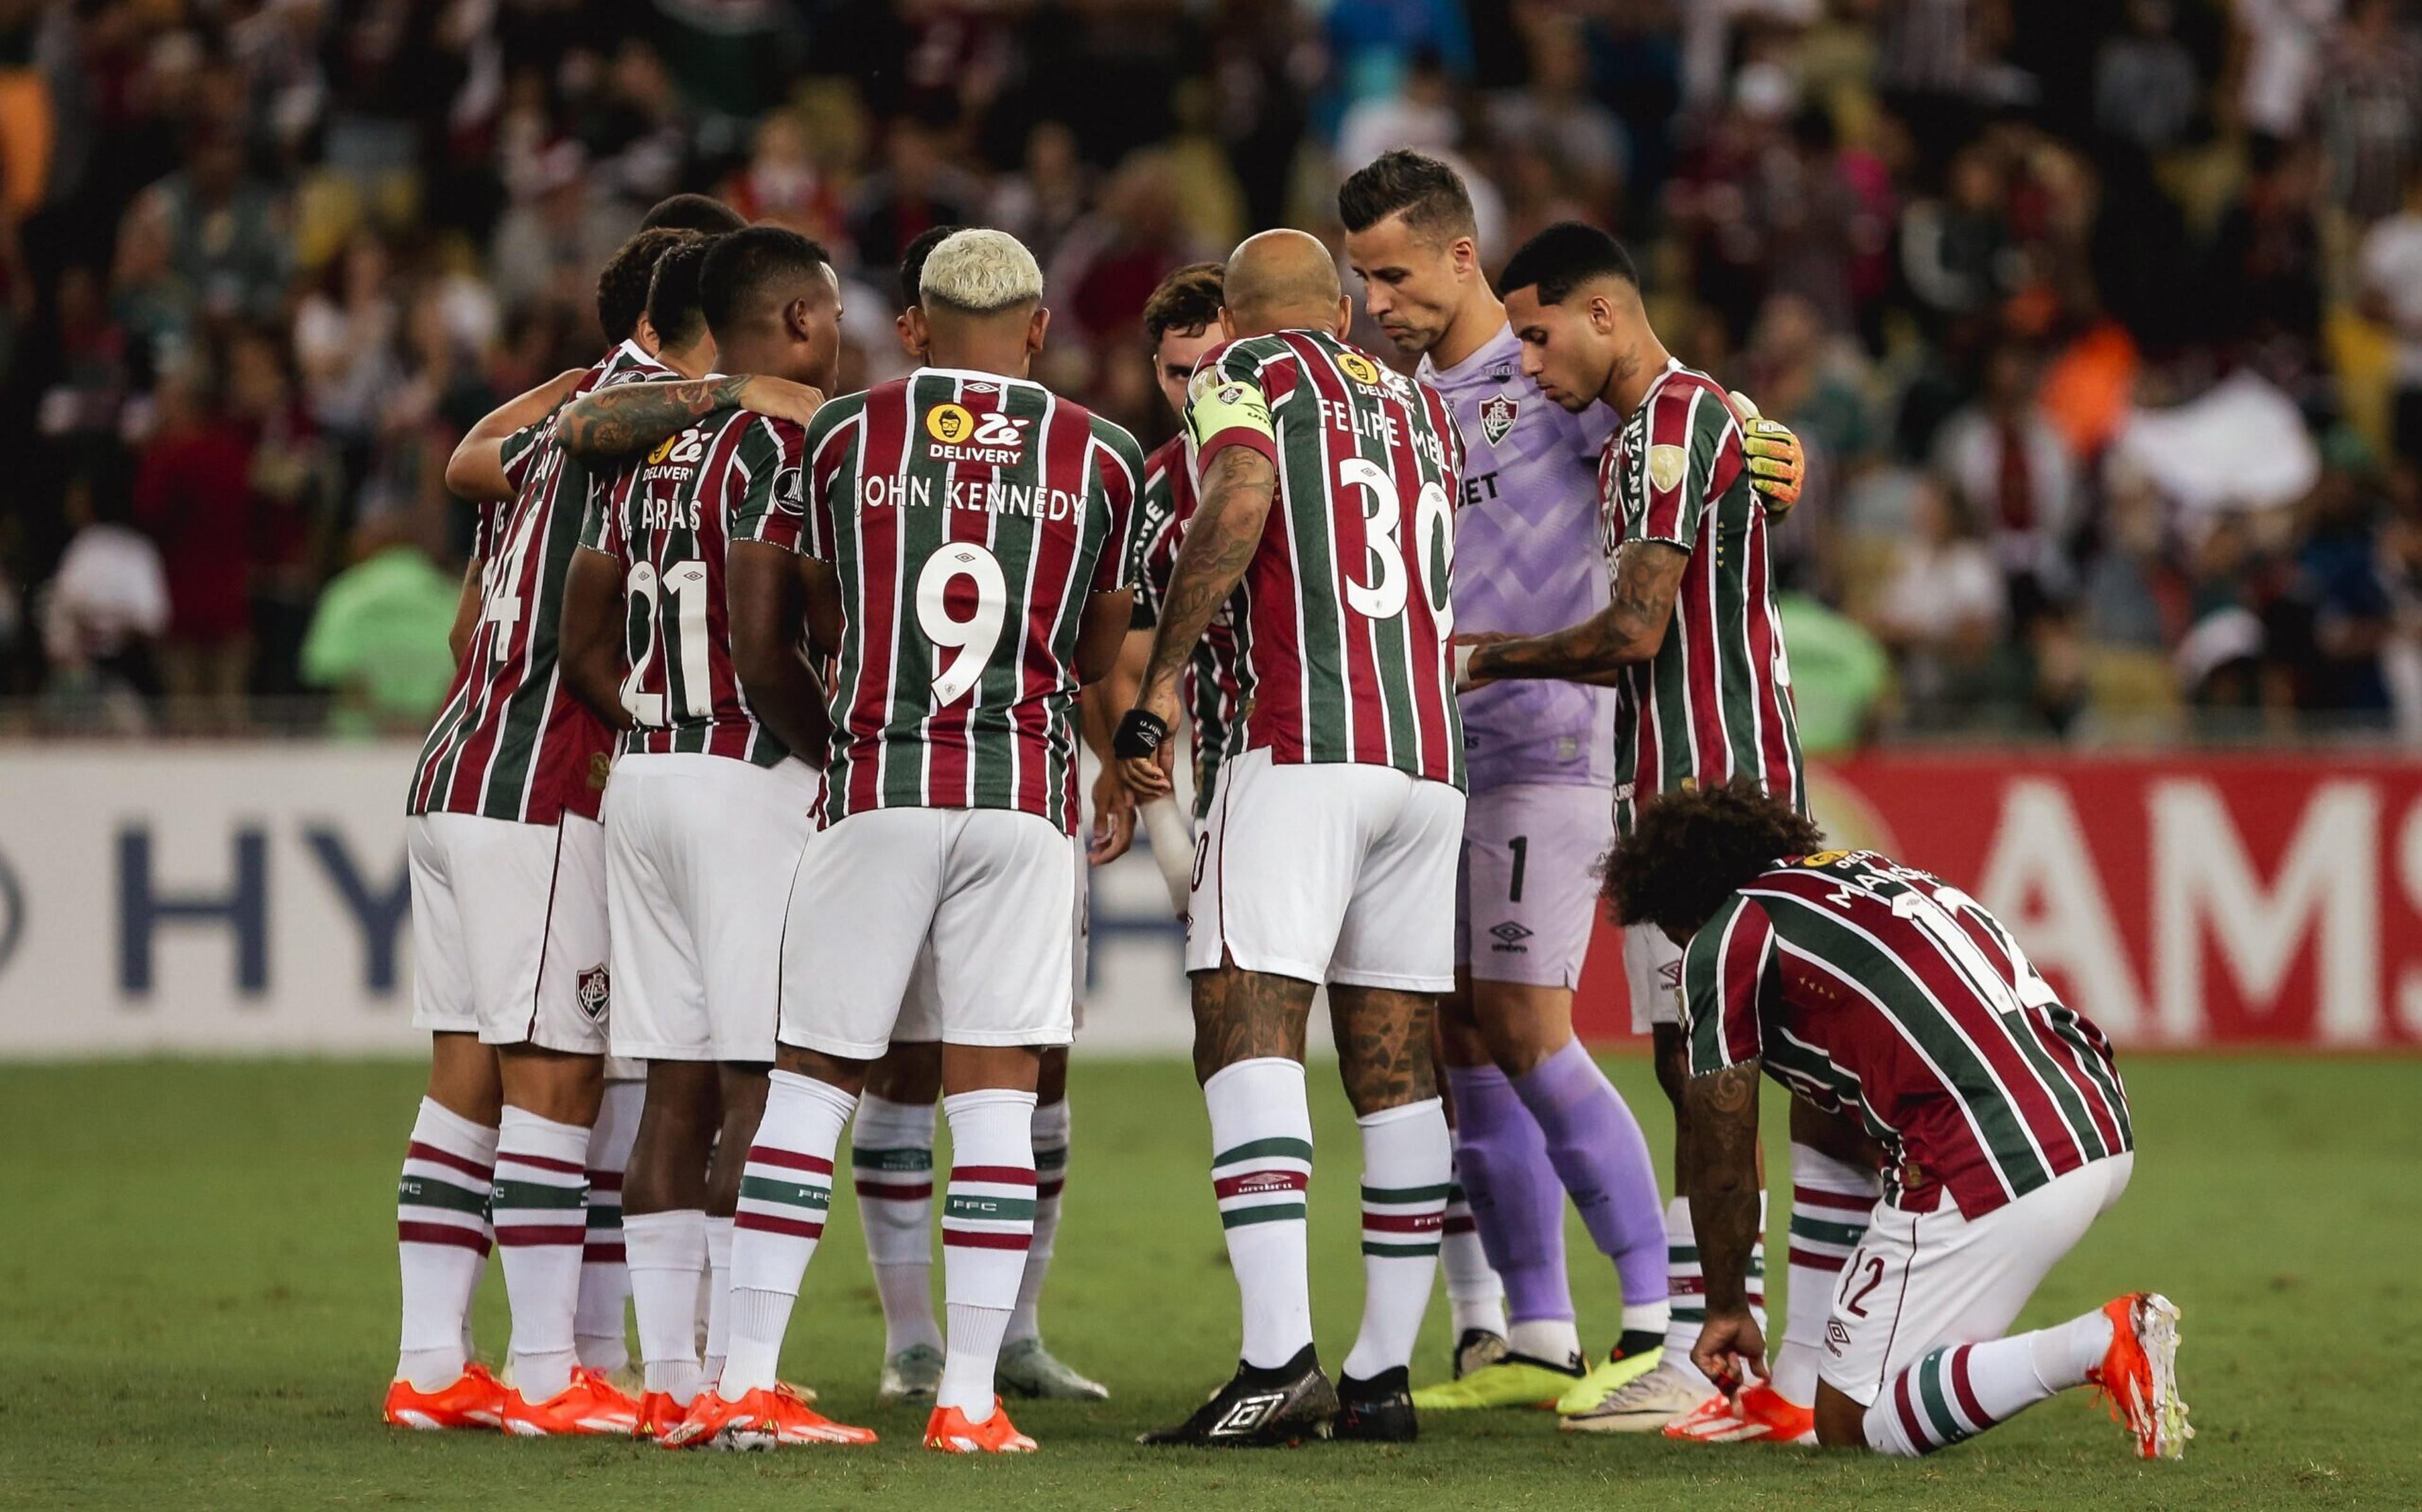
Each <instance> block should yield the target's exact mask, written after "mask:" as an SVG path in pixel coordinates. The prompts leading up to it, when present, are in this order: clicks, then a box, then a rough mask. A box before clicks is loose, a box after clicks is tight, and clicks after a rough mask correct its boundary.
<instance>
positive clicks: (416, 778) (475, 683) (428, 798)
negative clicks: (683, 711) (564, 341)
mask: <svg viewBox="0 0 2422 1512" xmlns="http://www.w3.org/2000/svg"><path fill="white" fill-rule="evenodd" d="M666 371H667V369H666V368H665V367H664V366H662V365H660V364H659V363H657V361H656V360H655V359H654V358H653V357H651V356H649V355H648V354H647V353H646V352H645V351H640V350H639V347H638V344H637V342H631V341H625V342H623V343H622V344H621V346H619V347H617V348H615V349H614V350H613V351H610V352H608V353H607V354H606V358H605V360H604V361H602V362H600V363H598V364H597V366H594V367H591V368H590V369H589V371H588V372H587V373H586V374H584V375H583V376H582V378H581V380H580V382H579V384H578V386H577V387H575V388H574V391H573V393H574V397H577V396H578V395H581V394H586V393H588V392H589V391H590V390H591V389H595V388H604V387H607V386H609V385H612V384H615V383H623V382H633V381H635V380H638V379H645V378H653V377H657V376H661V375H663V374H664V373H665V372H666ZM557 413H561V411H560V410H558V412H557ZM504 461H505V476H506V478H507V479H508V480H509V481H510V482H511V484H512V485H513V496H512V497H511V499H507V500H504V501H502V502H501V503H495V504H485V505H482V506H481V507H480V520H479V525H478V528H477V534H476V537H475V543H474V545H473V547H472V553H473V554H474V555H475V556H477V557H478V558H479V560H480V620H479V623H478V624H477V625H476V626H474V627H473V629H472V633H471V645H470V647H469V649H468V650H467V651H466V652H465V653H464V657H463V662H462V664H461V665H460V666H458V667H456V668H455V669H454V685H453V686H452V687H451V688H450V689H448V691H447V694H446V702H445V703H444V705H442V706H441V707H440V708H439V709H438V711H437V718H436V720H435V721H434V722H433V724H432V725H430V728H429V738H428V739H427V740H424V741H422V742H421V747H420V759H419V762H418V763H417V766H416V767H415V768H414V770H413V773H412V791H411V795H410V797H409V800H408V802H407V811H408V812H410V813H414V814H477V815H480V816H482V817H484V818H498V819H514V820H518V821H520V822H523V823H527V824H553V823H555V822H557V821H558V819H560V818H562V817H563V815H565V814H567V813H571V814H578V815H581V816H583V817H585V818H596V817H597V806H598V800H599V799H600V798H601V797H602V796H603V795H604V793H605V789H606V765H607V761H608V759H609V758H608V756H607V753H608V752H609V751H610V750H611V749H612V746H613V739H614V736H613V732H612V731H611V730H609V729H607V728H606V725H605V724H604V722H602V721H601V720H599V719H598V718H597V717H596V716H595V715H593V714H591V713H590V712H589V710H588V709H586V708H584V707H583V706H582V705H581V703H580V701H579V700H578V699H576V698H574V697H573V696H572V693H571V690H570V689H568V688H566V687H564V686H563V682H562V678H561V677H560V675H559V674H558V663H557V661H556V626H557V620H558V617H559V612H560V609H561V607H562V603H563V582H564V576H565V574H566V573H567V572H568V571H569V570H570V569H571V566H572V553H573V549H574V547H575V546H577V545H578V544H579V542H580V522H581V515H582V512H583V511H584V509H585V508H586V507H587V504H588V500H589V493H590V475H589V472H588V470H587V469H586V468H584V467H582V466H581V465H580V463H579V462H577V461H575V460H574V459H573V458H572V457H570V456H569V455H567V454H566V453H565V452H564V451H563V449H562V448H561V447H559V446H558V445H557V444H556V440H555V416H554V415H549V416H548V417H547V418H546V419H544V420H543V421H541V422H539V423H538V424H537V425H534V426H528V427H525V428H524V429H520V430H517V431H515V432H514V433H513V434H512V435H511V436H510V437H508V438H506V441H505V445H504Z"/></svg>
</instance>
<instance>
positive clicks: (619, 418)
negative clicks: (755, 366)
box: [556, 375, 748, 460]
mask: <svg viewBox="0 0 2422 1512" xmlns="http://www.w3.org/2000/svg"><path fill="white" fill-rule="evenodd" d="M747 382H748V380H747V376H746V375H743V376H740V377H736V378H693V379H689V380H686V381H684V382H678V383H618V384H616V385H615V386H614V387H612V388H601V389H596V390H593V391H592V392H590V393H587V394H584V395H582V396H581V397H579V398H577V399H574V401H573V402H572V404H571V405H570V407H568V408H567V409H565V411H564V412H563V419H562V421H561V423H560V424H559V426H558V429H557V432H556V434H557V439H558V441H559V442H560V443H561V444H562V446H563V449H564V450H565V451H568V452H570V453H572V455H574V457H578V458H581V459H582V460H605V459H608V458H615V457H627V456H629V455H630V454H631V453H633V452H636V451H644V450H646V449H647V448H648V447H650V446H653V445H654V444H656V443H657V442H660V441H662V440H664V439H665V438H666V437H667V436H669V435H671V434H673V433H674V432H675V431H677V430H679V429H681V428H682V427H684V426H685V425H688V424H689V423H690V422H691V421H693V420H697V419H700V418H702V417H704V416H706V415H709V414H712V413H715V412H716V411H717V410H721V409H728V408H730V407H731V406H732V405H735V404H738V403H739V402H740V391H741V390H742V389H743V388H744V387H746V386H747Z"/></svg>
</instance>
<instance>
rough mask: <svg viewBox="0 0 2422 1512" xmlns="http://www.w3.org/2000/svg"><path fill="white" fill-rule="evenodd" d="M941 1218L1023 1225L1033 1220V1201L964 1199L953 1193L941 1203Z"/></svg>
mask: <svg viewBox="0 0 2422 1512" xmlns="http://www.w3.org/2000/svg"><path fill="white" fill-rule="evenodd" d="M942 1217H943V1219H944V1220H945V1221H946V1222H947V1221H948V1220H950V1219H952V1218H965V1219H968V1220H971V1221H998V1222H1000V1223H1004V1224H1025V1223H1031V1222H1033V1220H1034V1199H1033V1198H1031V1197H966V1196H961V1195H960V1194H959V1193H957V1192H952V1193H951V1194H950V1195H949V1196H948V1197H946V1198H944V1199H943V1202H942Z"/></svg>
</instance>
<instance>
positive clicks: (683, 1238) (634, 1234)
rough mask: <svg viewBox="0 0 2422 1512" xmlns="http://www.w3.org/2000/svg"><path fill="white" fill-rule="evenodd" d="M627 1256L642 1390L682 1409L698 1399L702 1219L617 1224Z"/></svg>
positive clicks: (672, 1217)
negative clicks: (644, 1378)
mask: <svg viewBox="0 0 2422 1512" xmlns="http://www.w3.org/2000/svg"><path fill="white" fill-rule="evenodd" d="M622 1242H623V1247H624V1248H625V1249H627V1250H628V1251H629V1252H630V1256H631V1259H630V1275H631V1303H632V1307H631V1310H632V1311H633V1312H634V1313H636V1314H637V1315H638V1319H639V1360H640V1363H641V1364H642V1365H643V1367H644V1368H645V1370H646V1373H647V1381H646V1389H647V1390H649V1391H652V1392H664V1393H666V1394H667V1395H669V1396H671V1397H672V1399H673V1400H674V1401H676V1402H679V1403H680V1404H681V1405H682V1406H684V1407H687V1406H688V1405H689V1402H690V1398H691V1397H693V1396H696V1395H698V1388H699V1382H700V1380H703V1379H704V1378H703V1376H702V1375H701V1373H700V1369H699V1364H698V1273H699V1271H700V1270H702V1269H704V1268H705V1265H706V1214H704V1213H702V1212H700V1211H699V1210H698V1209H697V1208H682V1209H677V1210H675V1211H672V1212H661V1213H633V1214H631V1215H630V1216H629V1217H627V1218H625V1219H623V1220H622Z"/></svg>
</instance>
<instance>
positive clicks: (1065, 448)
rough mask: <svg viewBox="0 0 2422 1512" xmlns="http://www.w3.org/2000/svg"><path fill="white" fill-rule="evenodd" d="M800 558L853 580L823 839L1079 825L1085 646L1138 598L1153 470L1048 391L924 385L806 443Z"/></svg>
mask: <svg viewBox="0 0 2422 1512" xmlns="http://www.w3.org/2000/svg"><path fill="white" fill-rule="evenodd" d="M807 458H808V468H807V488H806V493H805V504H804V507H805V513H806V521H805V524H804V526H799V525H796V524H794V527H793V528H794V529H798V530H800V532H801V537H802V541H801V547H800V549H801V550H803V551H805V552H807V553H810V555H813V556H815V557H817V558H819V559H821V560H823V561H825V562H827V563H829V564H831V566H832V569H833V572H834V574H835V576H836V577H837V578H838V579H839V580H840V585H841V604H842V618H843V625H842V634H841V649H840V655H839V656H838V658H837V659H836V671H835V676H834V679H833V683H832V722H833V743H832V760H831V764H830V765H829V766H827V767H826V770H825V785H824V796H823V798H822V800H821V803H822V822H823V823H825V824H826V825H831V824H836V823H839V822H840V821H841V820H842V819H844V818H848V817H849V816H850V815H852V814H857V813H860V812H863V811H865V810H868V809H875V808H1006V809H1014V810H1017V811H1019V812H1021V813H1027V814H1035V815H1040V816H1041V817H1042V818H1046V819H1049V820H1050V821H1051V822H1052V823H1054V824H1057V825H1059V826H1060V828H1061V829H1062V830H1063V831H1067V832H1069V833H1072V834H1073V833H1074V832H1075V828H1076V823H1077V728H1076V722H1075V720H1074V718H1073V717H1072V716H1071V710H1072V709H1073V708H1074V706H1075V703H1076V699H1077V670H1076V657H1077V630H1078V627H1079V624H1080V622H1081V620H1082V617H1083V615H1084V610H1085V604H1086V600H1088V599H1089V598H1090V597H1091V596H1092V595H1093V594H1096V593H1109V592H1114V591H1117V590H1119V589H1121V588H1124V587H1126V586H1128V585H1129V578H1128V575H1127V574H1128V571H1129V569H1130V567H1131V564H1132V562H1133V560H1134V550H1135V548H1134V529H1135V501H1136V495H1137V493H1138V492H1139V491H1140V490H1141V488H1142V486H1143V453H1142V450H1141V449H1140V447H1138V446H1137V445H1136V443H1135V438H1134V437H1132V436H1130V435H1128V434H1127V433H1126V432H1125V431H1124V430H1122V429H1119V428H1118V427H1117V426H1114V425H1112V424H1110V423H1109V421H1107V420H1104V419H1101V418H1099V417H1098V416H1096V415H1094V414H1093V413H1091V412H1089V411H1087V410H1086V409H1085V408H1084V407H1083V406H1081V405H1077V404H1073V403H1071V402H1069V401H1068V400H1066V399H1063V398H1061V397H1057V396H1055V395H1054V394H1053V393H1052V392H1051V391H1050V390H1049V389H1046V388H1045V387H1044V386H1043V385H1042V384H1040V383H1033V382H1027V381H1026V380H1024V379H1019V378H1003V377H1001V376H999V375H998V374H994V373H979V372H967V371H962V370H959V369H955V368H940V367H920V368H919V369H918V370H917V371H915V372H913V373H911V374H909V375H908V376H907V377H906V378H904V379H900V380H897V381H895V382H889V383H885V384H883V385H881V386H880V387H878V388H873V389H870V390H868V391H867V392H865V393H863V394H854V395H850V396H849V397H845V398H839V399H834V400H832V401H830V402H828V403H826V405H825V407H824V408H823V409H821V410H819V411H817V412H816V417H815V420H814V421H813V422H812V423H811V424H810V426H809V428H808V438H807Z"/></svg>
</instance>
